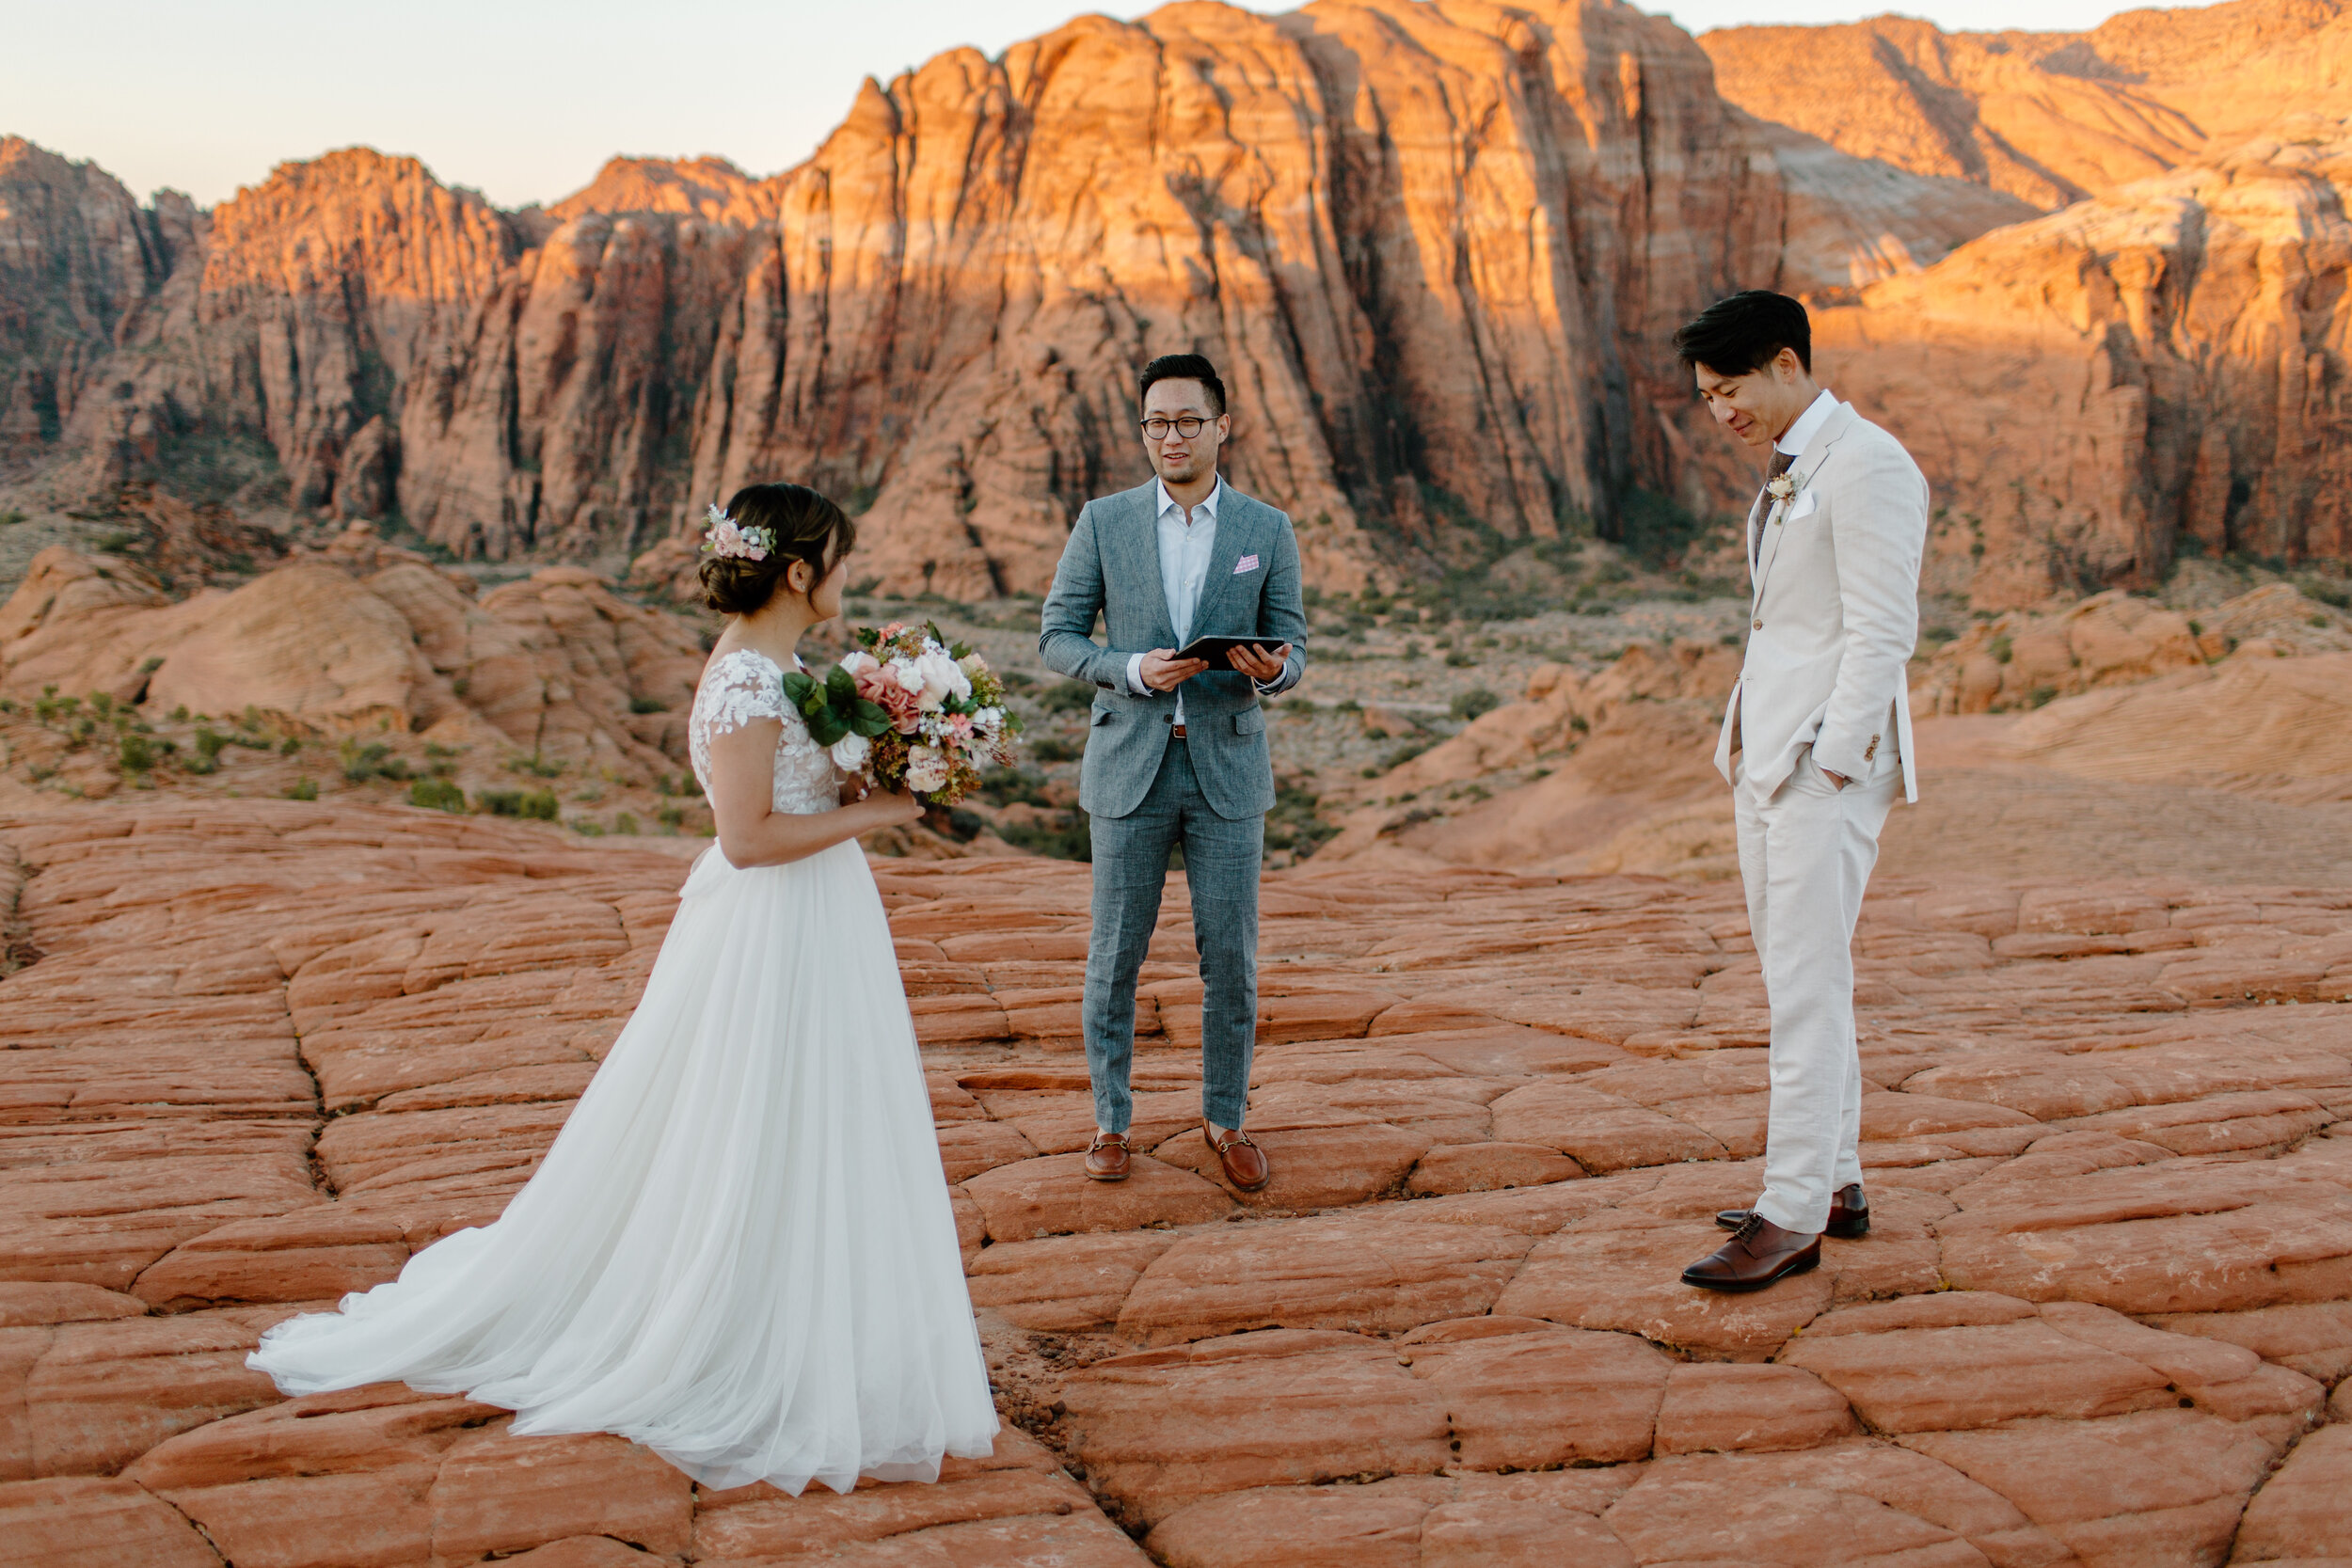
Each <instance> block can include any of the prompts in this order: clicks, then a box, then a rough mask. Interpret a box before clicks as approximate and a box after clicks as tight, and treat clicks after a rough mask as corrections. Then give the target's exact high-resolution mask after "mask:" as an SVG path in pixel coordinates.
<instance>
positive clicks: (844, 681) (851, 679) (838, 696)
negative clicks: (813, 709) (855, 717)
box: [825, 664, 857, 707]
mask: <svg viewBox="0 0 2352 1568" xmlns="http://www.w3.org/2000/svg"><path fill="white" fill-rule="evenodd" d="M825 695H826V696H827V697H828V698H830V699H832V702H833V705H834V706H835V707H846V706H848V705H850V704H851V703H853V702H855V701H857V677H856V676H855V675H852V674H850V672H848V671H847V670H844V669H843V668H841V666H840V665H838V664H836V665H834V667H833V673H831V674H829V675H827V676H826V677H825Z"/></svg>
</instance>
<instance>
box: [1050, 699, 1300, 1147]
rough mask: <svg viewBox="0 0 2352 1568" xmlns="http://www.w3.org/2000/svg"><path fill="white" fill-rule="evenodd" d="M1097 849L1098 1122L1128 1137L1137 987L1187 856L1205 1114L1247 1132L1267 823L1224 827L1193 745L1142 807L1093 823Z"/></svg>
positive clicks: (1090, 976)
mask: <svg viewBox="0 0 2352 1568" xmlns="http://www.w3.org/2000/svg"><path fill="white" fill-rule="evenodd" d="M1089 824H1090V830H1091V832H1092V833H1093V838H1094V937H1093V940H1092V942H1089V945H1088V948H1087V987H1086V1011H1085V1019H1086V1037H1087V1070H1088V1071H1089V1073H1090V1074H1091V1075H1092V1076H1093V1079H1094V1119H1095V1122H1096V1124H1097V1125H1098V1126H1101V1127H1103V1128H1104V1129H1106V1130H1108V1131H1110V1132H1125V1131H1127V1123H1128V1119H1129V1117H1132V1116H1133V1115H1134V1112H1135V1101H1134V1098H1133V1096H1132V1095H1130V1094H1129V1092H1128V1089H1127V1078H1128V1071H1129V1068H1130V1066H1131V1064H1132V1062H1133V1060H1134V1055H1135V1033H1136V974H1138V973H1139V972H1140V971H1141V970H1142V968H1143V958H1144V954H1145V953H1146V951H1148V950H1149V949H1150V947H1151V945H1152V927H1154V926H1155V925H1157V924H1158V922H1159V917H1160V890H1161V889H1162V888H1163V887H1164V886H1165V885H1166V884H1167V881H1168V855H1169V852H1170V850H1172V849H1173V848H1174V847H1175V846H1176V845H1178V844H1180V843H1181V844H1182V845H1183V846H1184V882H1185V885H1186V886H1187V887H1189V888H1190V889H1191V891H1192V937H1193V943H1194V945H1195V947H1196V948H1197V949H1198V951H1199V953H1200V981H1201V986H1202V989H1203V991H1204V995H1203V997H1202V1007H1201V1018H1200V1034H1201V1038H1200V1110H1201V1115H1202V1116H1203V1117H1205V1118H1206V1119H1207V1120H1209V1121H1211V1122H1214V1123H1215V1124H1216V1125H1217V1126H1219V1127H1239V1126H1240V1125H1241V1124H1242V1117H1243V1116H1244V1115H1245V1114H1246V1113H1247V1111H1248V1102H1249V1061H1250V1055H1251V1053H1252V1051H1253V1049H1254V1048H1255V1046H1256V1044H1257V1024H1258V874H1259V863H1260V858H1261V855H1262V853H1263V848H1264V845H1265V818H1264V817H1263V816H1244V817H1240V818H1237V819H1236V818H1232V817H1224V816H1218V815H1217V814H1216V812H1215V811H1214V810H1212V809H1211V808H1210V806H1209V802H1208V800H1207V798H1206V797H1205V796H1203V795H1202V794H1201V792H1200V782H1199V780H1198V779H1196V778H1195V777H1194V775H1193V770H1192V759H1191V756H1190V753H1189V750H1188V747H1187V744H1186V743H1185V742H1184V741H1181V740H1171V741H1170V742H1169V743H1168V751H1167V753H1166V755H1165V756H1163V757H1162V759H1161V761H1160V770H1159V774H1158V776H1157V777H1156V778H1154V779H1153V780H1152V787H1151V789H1150V790H1149V791H1148V792H1147V793H1146V794H1145V796H1144V798H1143V803H1142V804H1141V805H1139V806H1137V807H1136V809H1135V810H1134V811H1132V812H1130V813H1128V814H1127V815H1126V816H1094V817H1091V818H1090V819H1089Z"/></svg>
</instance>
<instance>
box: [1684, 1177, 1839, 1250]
mask: <svg viewBox="0 0 2352 1568" xmlns="http://www.w3.org/2000/svg"><path fill="white" fill-rule="evenodd" d="M1715 1223H1716V1224H1717V1225H1720V1226H1722V1227H1724V1229H1725V1230H1737V1229H1739V1228H1740V1227H1741V1226H1743V1225H1745V1224H1747V1223H1748V1212H1747V1211H1746V1210H1745V1209H1718V1210H1717V1211H1716V1212H1715ZM1869 1233H1870V1200H1869V1199H1868V1198H1867V1197H1864V1196H1862V1183H1861V1182H1859V1181H1850V1182H1848V1183H1847V1184H1846V1185H1845V1186H1842V1187H1840V1188H1838V1189H1837V1191H1836V1193H1835V1194H1834V1195H1832V1196H1831V1197H1830V1200H1829V1228H1828V1229H1827V1230H1825V1231H1823V1232H1822V1234H1823V1235H1825V1236H1835V1237H1836V1238H1837V1239H1838V1240H1839V1241H1842V1242H1851V1241H1852V1240H1854V1239H1855V1238H1856V1237H1858V1236H1867V1235H1868V1234H1869Z"/></svg>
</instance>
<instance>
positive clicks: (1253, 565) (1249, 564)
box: [1233, 555, 1258, 577]
mask: <svg viewBox="0 0 2352 1568" xmlns="http://www.w3.org/2000/svg"><path fill="white" fill-rule="evenodd" d="M1257 569H1258V558H1257V557H1256V556H1254V555H1245V556H1243V557H1242V558H1241V559H1240V560H1239V561H1236V562H1233V575H1234V576H1235V577H1239V576H1241V575H1242V574H1243V573H1244V572H1254V571H1256V570H1257Z"/></svg>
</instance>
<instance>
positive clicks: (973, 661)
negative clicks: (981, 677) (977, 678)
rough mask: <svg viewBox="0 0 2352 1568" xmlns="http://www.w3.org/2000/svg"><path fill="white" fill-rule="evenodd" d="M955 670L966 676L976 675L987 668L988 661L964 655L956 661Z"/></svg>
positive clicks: (975, 656)
mask: <svg viewBox="0 0 2352 1568" xmlns="http://www.w3.org/2000/svg"><path fill="white" fill-rule="evenodd" d="M956 668H957V669H959V670H961V671H962V672H963V673H965V674H967V675H977V674H978V673H980V672H981V671H983V670H985V669H987V668H988V660H986V659H984V658H982V657H980V656H979V655H977V654H966V655H964V656H963V657H961V658H960V659H958V660H956Z"/></svg>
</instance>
